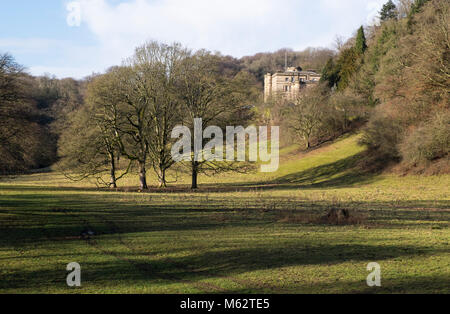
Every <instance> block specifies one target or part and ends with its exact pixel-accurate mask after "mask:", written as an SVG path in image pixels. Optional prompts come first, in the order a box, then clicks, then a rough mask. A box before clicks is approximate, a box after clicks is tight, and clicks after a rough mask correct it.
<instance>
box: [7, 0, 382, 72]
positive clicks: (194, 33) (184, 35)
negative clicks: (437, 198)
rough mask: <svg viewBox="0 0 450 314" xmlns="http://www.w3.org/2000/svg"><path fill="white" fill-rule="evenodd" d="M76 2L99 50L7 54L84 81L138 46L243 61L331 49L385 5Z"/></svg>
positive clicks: (235, 0)
mask: <svg viewBox="0 0 450 314" xmlns="http://www.w3.org/2000/svg"><path fill="white" fill-rule="evenodd" d="M69 2H70V1H69V0H67V2H66V3H69ZM72 2H74V1H72ZM75 2H77V3H79V5H80V8H81V21H82V25H81V26H82V27H86V28H87V29H88V30H89V31H90V32H91V33H92V34H93V35H94V37H95V38H96V40H97V43H96V44H95V45H93V46H84V45H82V44H80V43H79V42H77V41H75V42H71V41H68V40H63V41H54V40H46V39H30V40H27V41H23V40H22V41H20V40H14V39H9V41H10V42H6V40H0V49H1V47H2V45H3V46H7V47H14V49H15V50H16V51H20V53H24V54H25V53H34V54H36V53H38V54H39V53H42V54H45V53H46V52H47V54H48V55H50V53H49V51H51V50H55V51H57V52H58V54H57V55H58V57H57V58H56V59H57V60H55V62H54V63H51V62H47V63H41V64H40V65H39V64H38V65H34V66H32V67H31V71H32V72H33V73H37V72H39V71H47V72H51V73H55V74H57V75H58V76H61V75H62V76H67V75H70V73H73V74H72V75H73V76H75V77H82V76H85V75H89V74H91V72H92V71H96V72H100V71H104V70H105V69H106V68H107V67H109V66H111V65H115V64H120V62H121V61H122V60H123V59H124V58H126V57H128V56H130V55H132V53H133V51H134V49H135V47H136V46H138V45H141V44H143V43H144V42H145V41H147V40H150V39H156V40H160V41H164V42H174V41H178V42H181V43H182V44H184V45H186V46H188V47H190V48H193V49H200V48H206V49H208V50H211V51H220V52H222V53H223V54H230V55H233V56H235V57H240V56H243V55H249V54H254V53H257V52H263V51H274V50H277V49H280V48H283V47H292V48H294V49H304V48H306V47H311V46H331V45H332V44H333V41H334V38H335V36H336V35H343V36H350V35H351V34H352V33H353V32H354V31H355V30H356V29H357V28H358V27H359V26H360V25H361V24H364V23H367V22H368V21H371V20H372V18H373V16H374V15H375V14H376V12H377V11H378V8H379V7H380V6H381V4H382V3H384V2H385V0H316V1H310V0H129V1H121V0H114V1H113V0H78V1H75ZM67 13H68V14H71V13H72V14H73V12H67ZM68 21H69V22H70V21H72V20H71V19H69V20H68ZM71 24H72V23H71ZM14 49H13V50H14ZM49 64H50V65H49Z"/></svg>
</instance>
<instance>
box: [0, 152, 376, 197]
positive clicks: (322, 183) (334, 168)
mask: <svg viewBox="0 0 450 314" xmlns="http://www.w3.org/2000/svg"><path fill="white" fill-rule="evenodd" d="M362 158H364V153H361V154H357V155H354V156H350V157H348V158H345V159H341V160H338V161H336V162H333V163H329V164H325V165H321V166H318V167H315V168H310V169H307V170H304V171H299V172H295V173H292V174H289V175H286V176H283V177H279V178H276V179H274V180H271V181H264V182H262V181H260V182H238V183H218V184H201V185H200V188H199V189H197V190H191V189H190V187H189V186H188V185H177V186H171V187H168V188H165V189H160V188H153V187H151V188H149V189H148V190H147V191H144V192H145V193H163V194H164V193H200V194H201V193H213V192H214V193H220V192H245V191H253V190H277V189H317V188H322V189H326V188H343V187H351V186H355V185H357V184H368V183H373V182H375V181H376V180H377V175H376V174H374V173H371V172H368V171H363V170H361V169H360V167H358V163H359V162H360V161H361V160H362ZM0 189H3V190H9V191H14V190H17V191H24V190H29V191H60V192H70V191H73V192H82V191H92V192H95V191H102V192H138V191H139V190H138V188H137V187H120V188H118V189H107V188H96V187H92V188H89V187H84V188H77V187H45V186H44V187H41V186H25V185H24V186H12V185H4V186H1V187H0Z"/></svg>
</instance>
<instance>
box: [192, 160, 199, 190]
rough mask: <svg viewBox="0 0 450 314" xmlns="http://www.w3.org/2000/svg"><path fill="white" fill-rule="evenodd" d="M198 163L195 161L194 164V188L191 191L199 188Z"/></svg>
mask: <svg viewBox="0 0 450 314" xmlns="http://www.w3.org/2000/svg"><path fill="white" fill-rule="evenodd" d="M197 178H198V163H197V162H196V161H194V162H193V163H192V186H191V189H193V190H195V189H197V188H198V181H197Z"/></svg>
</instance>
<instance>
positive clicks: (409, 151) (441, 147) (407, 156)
mask: <svg viewBox="0 0 450 314" xmlns="http://www.w3.org/2000/svg"><path fill="white" fill-rule="evenodd" d="M400 152H401V154H402V157H403V160H404V162H405V163H407V164H410V165H419V164H424V163H428V162H430V161H433V160H436V159H439V158H443V157H445V156H448V155H449V152H450V112H449V111H448V110H446V111H444V112H438V113H437V114H435V115H434V116H433V117H432V118H431V119H429V120H427V122H426V123H424V124H423V125H422V126H421V127H419V128H417V129H416V130H414V131H413V132H412V133H410V134H409V135H407V136H406V137H405V139H404V140H403V141H402V143H401V145H400Z"/></svg>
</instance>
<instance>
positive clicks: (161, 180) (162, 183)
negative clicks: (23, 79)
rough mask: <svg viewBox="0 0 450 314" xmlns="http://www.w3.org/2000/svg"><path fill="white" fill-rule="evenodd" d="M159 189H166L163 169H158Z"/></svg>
mask: <svg viewBox="0 0 450 314" xmlns="http://www.w3.org/2000/svg"><path fill="white" fill-rule="evenodd" d="M158 177H159V178H158V180H159V188H166V187H167V181H166V170H165V169H161V168H160V169H159V175H158Z"/></svg>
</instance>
